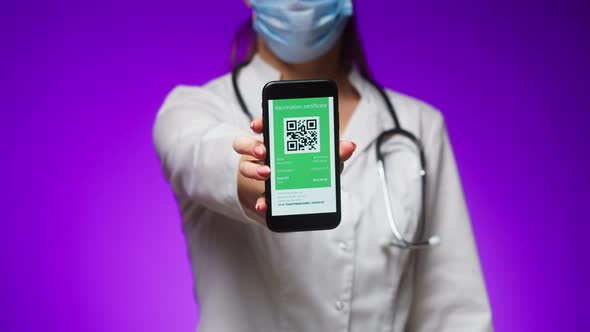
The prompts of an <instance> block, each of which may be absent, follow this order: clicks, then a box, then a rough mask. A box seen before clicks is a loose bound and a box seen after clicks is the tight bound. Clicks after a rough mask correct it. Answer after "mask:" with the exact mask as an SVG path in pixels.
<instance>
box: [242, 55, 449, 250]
mask: <svg viewBox="0 0 590 332" xmlns="http://www.w3.org/2000/svg"><path fill="white" fill-rule="evenodd" d="M248 63H249V62H244V63H242V64H239V65H237V66H236V67H235V68H234V69H233V70H232V76H231V78H232V85H233V89H234V92H235V94H236V98H237V99H238V103H239V104H240V107H241V108H242V111H243V112H244V114H246V116H248V118H249V119H250V120H253V119H254V117H253V116H252V114H251V113H250V111H249V110H248V107H247V106H246V103H245V102H244V98H243V97H242V93H241V92H240V88H239V86H238V75H239V73H240V71H241V70H242V68H243V67H244V66H246V65H247V64H248ZM365 79H366V80H367V81H368V82H369V83H370V84H371V85H372V86H373V87H375V89H376V90H377V91H378V92H379V94H380V95H381V97H382V98H383V101H385V104H386V105H387V110H388V111H389V114H390V115H391V118H392V119H393V123H394V125H395V126H394V128H393V129H389V130H386V131H384V132H382V133H381V134H380V135H379V136H378V137H377V143H376V149H375V150H376V156H377V171H378V173H379V177H380V178H381V190H382V191H383V196H384V198H385V210H386V213H387V220H388V222H389V227H390V228H391V231H392V233H393V235H394V237H395V239H396V241H392V242H391V243H390V244H391V245H393V246H396V247H399V248H402V249H419V248H427V247H430V246H434V245H437V244H438V243H440V238H439V237H438V236H431V237H429V238H428V239H426V240H409V239H406V238H405V237H404V235H403V234H402V232H401V231H400V229H399V228H398V226H397V223H396V222H395V218H394V216H393V210H392V208H391V200H390V195H389V190H388V189H387V177H386V176H385V158H384V155H383V152H382V151H381V145H382V144H383V142H384V141H385V140H386V139H388V138H391V137H393V136H399V137H404V138H406V139H408V140H409V141H410V142H411V143H412V144H413V145H414V146H415V148H416V150H417V151H418V154H419V157H420V170H419V173H418V174H419V176H420V186H421V188H420V189H421V190H420V193H421V196H420V197H421V199H420V202H421V207H420V214H419V217H418V222H419V224H418V226H419V229H418V232H417V236H418V238H423V233H424V225H425V223H426V220H425V214H424V211H425V202H424V201H425V198H426V197H425V192H426V158H425V156H424V147H423V145H422V142H421V141H420V139H418V138H417V137H416V136H415V135H414V134H412V133H411V132H409V131H407V130H405V129H403V128H402V127H401V125H400V122H399V119H398V117H397V114H396V112H395V109H394V107H393V104H392V103H391V100H390V99H389V97H387V95H386V94H385V90H384V89H383V88H381V87H380V86H379V85H378V84H377V83H376V82H375V81H373V80H372V79H370V78H367V77H365Z"/></svg>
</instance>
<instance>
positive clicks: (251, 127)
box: [250, 121, 254, 129]
mask: <svg viewBox="0 0 590 332" xmlns="http://www.w3.org/2000/svg"><path fill="white" fill-rule="evenodd" d="M250 129H254V121H252V122H250Z"/></svg>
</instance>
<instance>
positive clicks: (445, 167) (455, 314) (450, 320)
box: [408, 112, 493, 332]
mask: <svg viewBox="0 0 590 332" xmlns="http://www.w3.org/2000/svg"><path fill="white" fill-rule="evenodd" d="M434 117H435V121H433V123H432V125H431V128H430V129H428V130H427V133H429V135H425V136H426V137H425V138H426V139H425V141H424V147H425V153H426V159H427V163H428V164H427V166H426V168H427V172H428V173H427V191H426V202H425V203H426V211H425V213H426V215H425V218H426V225H425V226H426V228H425V234H427V235H438V236H440V239H441V242H440V244H439V245H438V246H436V247H433V248H429V249H424V250H418V251H416V252H415V254H416V257H415V258H416V265H415V268H416V270H415V279H414V280H415V284H414V296H413V300H412V305H411V307H410V316H409V317H410V319H409V322H408V331H416V332H419V331H420V332H421V331H470V332H478V331H492V330H493V326H492V318H491V310H490V306H489V302H488V298H487V293H486V288H485V283H484V280H483V276H482V272H481V268H480V264H479V258H478V255H477V248H476V245H475V240H474V237H473V233H472V229H471V223H470V219H469V214H468V211H467V206H466V203H465V199H464V196H463V190H462V187H461V182H460V179H459V174H458V171H457V166H456V164H455V158H454V155H453V151H452V148H451V144H450V142H449V137H448V134H447V130H446V126H445V124H444V120H443V118H442V116H441V115H440V113H438V112H435V113H434Z"/></svg>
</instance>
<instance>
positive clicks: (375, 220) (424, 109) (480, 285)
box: [154, 56, 492, 332]
mask: <svg viewBox="0 0 590 332" xmlns="http://www.w3.org/2000/svg"><path fill="white" fill-rule="evenodd" d="M279 78H280V73H279V72H278V71H277V70H276V69H275V68H273V67H272V66H270V65H269V64H267V63H266V62H264V61H263V60H262V59H261V58H260V57H259V56H255V57H254V59H253V61H252V62H251V63H250V64H249V65H248V66H246V67H245V68H244V69H243V70H242V72H241V74H240V76H239V81H238V82H239V86H240V89H241V91H242V94H243V96H244V98H245V102H246V105H247V106H248V108H249V109H250V112H252V114H253V115H254V116H255V117H258V116H261V113H262V109H261V98H262V97H261V91H262V87H263V86H264V84H265V83H266V82H268V81H271V80H278V79H279ZM349 78H350V81H351V83H352V84H353V86H354V87H355V88H356V89H357V90H358V92H359V94H360V96H361V99H360V102H359V104H358V107H357V109H356V110H355V112H354V113H353V115H352V118H351V119H350V122H349V124H348V126H347V128H345V130H344V133H343V134H342V135H341V139H343V140H352V141H354V142H355V143H356V144H357V149H356V151H355V152H354V154H353V156H352V158H351V159H350V160H349V161H348V162H346V166H345V168H344V171H343V173H342V221H341V224H340V225H339V226H338V227H337V228H336V229H333V230H328V231H313V232H298V233H273V232H271V231H269V230H268V229H266V228H265V227H264V226H262V225H260V224H257V223H255V222H254V221H253V220H252V219H250V218H248V217H247V216H246V215H245V214H244V210H243V208H242V207H241V205H240V202H239V200H238V196H237V185H236V178H237V173H238V160H239V156H238V154H237V153H236V152H234V151H233V149H232V140H233V139H234V137H235V136H236V135H244V134H246V135H253V133H252V132H251V131H250V129H249V120H248V118H247V116H246V115H244V114H243V112H242V110H241V108H240V107H239V104H238V102H237V99H236V96H235V94H234V90H233V89H232V84H231V76H230V75H229V74H227V75H224V76H222V77H220V78H218V79H215V80H213V81H212V82H210V83H208V84H206V85H205V86H203V87H188V86H179V87H176V88H175V89H174V90H173V91H172V92H171V93H170V94H169V96H168V97H167V98H166V101H165V102H164V104H163V106H162V108H161V109H160V111H159V112H158V114H157V117H156V121H155V125H154V141H155V146H156V150H157V152H158V155H159V158H160V160H161V162H162V165H163V168H164V173H165V176H166V178H167V179H168V181H169V182H170V184H171V186H172V188H173V191H174V194H175V197H176V199H177V201H178V205H179V209H180V213H181V215H182V220H183V223H182V224H183V231H184V234H185V235H186V242H187V245H188V251H189V257H190V262H191V265H192V270H193V278H194V291H195V296H196V299H197V302H198V304H199V309H200V315H199V326H198V330H199V331H201V332H214V331H222V332H229V331H240V332H261V331H273V332H274V331H353V332H366V331H470V332H476V331H491V330H492V319H491V311H490V306H489V303H488V299H487V295H486V289H485V285H484V281H483V277H482V273H481V269H480V265H479V261H478V255H477V250H476V246H475V243H474V238H473V234H472V230H471V225H470V220H469V215H468V212H467V209H466V205H465V200H464V198H463V192H462V188H461V183H460V179H459V175H458V172H457V168H456V165H455V160H454V157H453V152H452V149H451V145H450V143H449V138H448V135H447V132H446V128H445V124H444V121H443V118H442V116H441V114H440V113H439V112H438V111H436V110H434V109H433V108H432V107H431V106H429V105H427V104H425V103H423V102H420V101H418V100H416V99H413V98H410V97H407V96H404V95H402V94H399V93H396V92H392V91H387V93H388V95H389V97H390V98H391V100H392V102H393V105H394V106H395V109H396V111H397V114H398V117H399V119H400V122H401V124H402V126H403V127H404V128H405V129H407V130H409V131H411V132H412V133H414V134H415V135H417V136H418V137H419V138H420V139H421V140H422V141H423V144H424V148H425V154H426V160H427V174H428V175H427V192H426V202H425V205H426V211H425V212H426V215H425V217H426V223H425V230H424V231H425V234H426V235H430V234H436V235H439V236H440V238H441V243H440V245H439V246H437V247H434V248H430V249H424V250H416V251H409V250H403V249H399V248H397V247H393V246H390V245H388V243H389V242H391V241H392V240H393V239H394V238H393V235H392V232H391V230H390V228H389V225H388V223H387V217H386V214H385V211H386V210H385V206H384V197H383V194H382V192H381V187H380V179H379V177H378V173H377V165H376V158H375V139H376V138H377V136H378V135H379V133H381V132H382V131H383V130H386V129H389V128H391V127H393V121H392V119H391V117H390V115H389V113H388V110H387V108H386V105H385V103H384V101H383V100H382V98H381V97H380V96H379V95H378V92H377V91H376V90H375V89H374V88H373V87H371V86H370V85H369V83H368V82H366V81H365V80H364V79H363V78H362V77H361V76H360V74H359V73H358V72H357V71H356V70H354V69H353V70H352V71H351V73H350V76H349ZM383 150H384V151H386V152H387V153H389V155H390V156H391V158H390V159H388V160H387V163H386V166H387V167H386V173H387V176H388V180H389V188H390V191H391V193H392V206H393V208H394V210H395V213H396V217H397V219H398V223H399V225H400V227H401V228H402V229H403V231H404V234H405V235H406V237H408V238H411V237H412V236H414V234H416V232H417V230H418V229H419V227H417V215H418V212H419V206H420V191H419V190H420V189H419V188H420V186H419V178H418V176H417V175H416V169H415V167H416V166H417V165H416V164H415V161H416V159H415V158H413V157H412V153H411V150H410V149H409V147H408V146H407V144H405V143H404V142H403V140H396V139H392V140H389V141H388V142H386V143H385V144H384V145H383ZM390 161H391V162H390Z"/></svg>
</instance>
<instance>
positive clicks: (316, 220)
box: [262, 80, 341, 232]
mask: <svg viewBox="0 0 590 332" xmlns="http://www.w3.org/2000/svg"><path fill="white" fill-rule="evenodd" d="M262 112H263V119H264V144H265V146H266V151H267V154H266V160H265V163H266V164H267V165H269V166H270V170H271V175H270V177H269V179H268V180H266V183H265V189H266V193H265V196H266V203H267V210H266V224H267V226H268V228H269V229H270V230H272V231H275V232H296V231H311V230H322V229H333V228H335V227H336V226H338V225H339V224H340V217H341V209H340V157H339V151H338V146H339V145H338V144H339V138H338V130H339V125H338V124H339V121H338V87H337V86H336V83H335V82H334V81H331V80H297V81H272V82H269V83H267V84H266V85H265V86H264V88H263V90H262Z"/></svg>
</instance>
